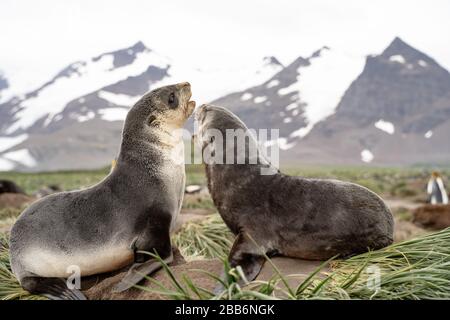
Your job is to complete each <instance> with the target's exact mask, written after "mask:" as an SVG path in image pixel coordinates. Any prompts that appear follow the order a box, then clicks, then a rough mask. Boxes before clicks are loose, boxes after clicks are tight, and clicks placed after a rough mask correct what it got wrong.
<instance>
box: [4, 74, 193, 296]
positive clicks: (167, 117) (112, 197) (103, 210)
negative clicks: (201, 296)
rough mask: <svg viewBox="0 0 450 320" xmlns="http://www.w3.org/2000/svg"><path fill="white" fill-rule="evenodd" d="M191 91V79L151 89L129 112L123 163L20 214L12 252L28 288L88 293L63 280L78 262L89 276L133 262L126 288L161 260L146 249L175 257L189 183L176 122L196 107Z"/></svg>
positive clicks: (167, 257)
mask: <svg viewBox="0 0 450 320" xmlns="http://www.w3.org/2000/svg"><path fill="white" fill-rule="evenodd" d="M190 98H191V87H190V85H189V83H187V82H186V83H180V84H177V85H171V86H166V87H161V88H158V89H156V90H153V91H151V92H149V93H147V94H146V95H144V96H143V97H142V98H141V99H140V100H139V101H138V102H137V103H136V104H135V105H134V106H133V107H132V108H131V109H130V111H129V112H128V115H127V118H126V120H125V124H124V128H123V134H122V143H121V148H120V153H119V156H118V159H117V164H116V166H115V168H114V169H113V170H112V171H111V173H110V174H109V175H108V176H107V177H106V178H105V179H104V180H103V181H101V182H100V183H98V184H96V185H94V186H92V187H90V188H88V189H85V190H79V191H71V192H62V193H57V194H53V195H50V196H47V197H45V198H43V199H41V200H39V201H37V202H35V203H34V204H33V205H31V206H30V207H29V208H28V209H26V210H25V211H24V212H23V213H22V214H21V215H20V217H19V219H18V220H17V222H16V223H15V224H14V226H13V228H12V230H11V240H10V242H11V247H10V255H11V267H12V270H13V272H14V274H15V275H16V277H17V278H18V279H19V281H20V284H21V285H22V287H23V288H25V289H26V290H28V291H30V292H32V293H41V294H47V295H48V296H50V297H52V298H74V299H76V298H80V299H81V298H83V296H82V295H81V293H80V292H79V291H77V290H68V288H67V286H66V283H64V281H62V280H61V279H63V278H66V277H68V276H69V275H70V273H69V271H68V270H71V266H76V267H78V268H79V270H80V273H81V276H87V275H92V274H97V273H103V272H108V271H113V270H117V269H119V268H122V267H124V266H127V265H129V264H131V263H133V262H134V265H133V266H132V267H131V268H130V271H129V272H128V274H127V275H126V276H125V278H124V279H123V280H122V282H121V283H120V284H119V285H118V287H117V288H116V289H117V290H118V291H122V290H125V289H127V288H129V287H130V286H132V285H133V284H136V283H137V282H139V281H140V280H141V279H142V278H143V275H146V274H149V273H151V272H152V271H154V270H155V269H157V268H158V267H159V266H160V265H159V264H158V263H157V262H155V260H153V259H150V260H147V258H148V255H145V254H143V253H140V252H139V251H148V252H153V251H154V250H156V251H157V252H158V254H159V255H160V256H161V257H162V258H163V259H165V261H167V262H169V261H171V259H172V250H171V244H170V237H169V229H170V227H171V225H173V224H174V222H175V218H176V216H177V215H178V213H179V211H180V209H181V204H182V200H183V194H184V185H185V171H184V162H183V161H182V160H184V157H182V159H174V157H173V150H174V149H175V148H180V146H182V145H183V141H182V137H181V136H179V135H174V130H175V129H178V128H181V127H182V126H183V124H184V123H185V121H186V120H187V118H188V117H189V116H190V115H191V114H192V112H193V109H194V107H195V102H193V101H189V99H190ZM183 156H184V155H183ZM180 160H181V161H180ZM136 271H137V272H136ZM138 272H139V273H140V274H139V273H138Z"/></svg>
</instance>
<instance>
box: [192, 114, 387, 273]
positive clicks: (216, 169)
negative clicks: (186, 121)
mask: <svg viewBox="0 0 450 320" xmlns="http://www.w3.org/2000/svg"><path fill="white" fill-rule="evenodd" d="M195 117H196V119H197V121H198V122H199V132H198V134H197V139H198V140H199V141H200V143H201V146H202V150H203V151H205V150H208V153H211V154H213V155H215V156H216V158H215V160H216V162H214V161H213V162H212V163H208V161H206V160H205V170H206V175H207V179H208V188H209V191H210V193H211V196H212V198H213V201H214V204H215V206H216V207H217V209H218V211H219V213H220V215H221V216H222V218H223V220H224V221H225V223H226V225H227V226H228V227H229V228H230V229H231V231H232V232H233V233H234V234H235V235H236V240H235V242H234V244H233V247H232V249H231V252H230V254H229V261H230V264H231V266H238V265H239V266H241V267H242V269H243V271H244V274H245V275H246V277H247V279H248V280H253V279H254V278H255V277H256V276H257V275H258V273H259V271H260V270H261V267H262V265H263V263H264V261H265V258H264V254H263V253H262V251H261V249H262V250H263V252H264V253H266V254H268V255H269V256H270V255H283V256H288V257H293V258H301V259H309V260H326V259H329V258H331V257H333V256H335V255H339V256H340V257H345V256H350V255H354V254H357V253H361V252H364V251H367V250H369V249H379V248H382V247H385V246H387V245H389V244H391V243H392V242H393V223H394V222H393V217H392V214H391V212H390V210H389V209H388V207H387V206H386V205H385V203H384V202H383V200H382V199H381V198H380V197H379V196H377V195H376V194H375V193H373V192H371V191H370V190H368V189H366V188H364V187H362V186H359V185H357V184H353V183H348V182H342V181H338V180H322V179H306V178H302V177H293V176H288V175H285V174H283V173H280V172H279V171H278V169H276V168H274V167H272V165H271V164H270V162H268V160H266V159H265V158H264V157H262V156H258V158H257V159H256V160H257V161H256V162H254V163H255V164H249V158H248V156H247V155H246V159H245V160H246V161H245V164H220V163H218V162H217V154H222V156H223V159H225V158H226V155H227V154H230V152H232V155H233V154H234V156H233V157H234V163H237V155H238V152H233V151H234V148H235V147H233V145H231V146H232V148H233V150H231V149H230V147H229V146H228V149H227V148H226V145H227V135H226V130H227V129H231V130H242V131H244V132H248V129H247V127H246V126H245V124H244V123H243V122H242V121H241V120H240V119H239V118H238V117H237V116H236V115H234V114H233V113H231V112H230V111H228V110H227V109H225V108H222V107H217V106H211V105H203V106H201V107H200V108H199V109H198V110H197V111H196V115H195ZM211 129H212V130H211ZM218 133H220V135H221V136H222V137H219V138H218V137H217V134H218ZM233 139H234V138H233ZM245 141H246V143H245V149H246V150H249V148H250V147H252V146H255V144H256V146H257V142H256V141H255V140H254V139H253V138H249V139H247V140H245ZM238 147H239V146H238ZM241 152H242V150H241ZM203 155H205V153H204V154H203ZM204 159H205V157H204ZM252 160H255V159H252ZM228 163H229V162H228ZM262 167H272V171H273V173H274V174H272V175H261V168H262ZM266 169H267V168H266Z"/></svg>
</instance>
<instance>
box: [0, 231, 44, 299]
mask: <svg viewBox="0 0 450 320" xmlns="http://www.w3.org/2000/svg"><path fill="white" fill-rule="evenodd" d="M14 299H22V300H45V299H46V298H45V297H42V296H39V295H33V294H30V293H28V292H27V291H25V290H24V289H22V287H21V286H20V284H19V282H18V281H17V279H16V277H15V276H14V274H13V273H12V272H11V266H10V263H9V245H8V237H7V235H5V234H0V300H14Z"/></svg>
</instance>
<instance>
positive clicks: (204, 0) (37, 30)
mask: <svg viewBox="0 0 450 320" xmlns="http://www.w3.org/2000/svg"><path fill="white" fill-rule="evenodd" d="M395 36H400V37H401V38H402V39H403V40H405V41H406V42H408V43H409V44H411V45H412V46H414V47H416V48H418V49H419V50H422V51H424V52H426V53H427V54H429V55H431V56H432V57H433V58H435V59H436V60H437V61H438V62H439V63H440V64H441V65H443V66H444V67H446V68H447V69H450V40H449V39H450V1H448V0H409V1H407V0H397V1H393V0H389V1H388V0H382V1H380V0H377V1H363V0H339V1H336V0H308V1H306V0H301V1H293V0H273V1H269V0H258V1H248V0H247V1H244V0H226V1H212V0H201V1H197V0H189V1H186V0H172V1H168V0H164V1H163V0H159V1H155V0H152V1H150V0H147V1H144V0H124V1H116V0H108V1H103V0H89V1H88V0H64V1H61V0H59V1H58V0H39V1H36V0H1V1H0V44H1V47H0V70H3V71H4V72H5V73H6V75H7V76H10V77H11V78H12V79H13V80H14V79H17V80H16V81H24V80H23V79H28V80H27V81H34V82H39V81H45V80H48V77H49V76H51V75H53V74H54V73H56V72H57V71H59V70H60V69H61V68H62V67H64V66H65V65H67V64H68V63H71V62H73V61H75V60H81V59H85V58H89V57H92V56H95V55H98V54H100V53H102V52H105V51H111V50H116V49H118V48H121V47H127V46H130V45H131V44H133V43H135V42H136V41H138V40H142V41H143V42H144V43H145V44H146V45H147V46H148V47H150V48H152V49H154V50H156V51H158V52H159V53H161V54H163V55H165V56H168V57H170V58H172V59H173V60H176V61H177V62H178V63H180V62H182V63H185V64H191V65H193V66H198V67H202V66H203V65H209V66H211V65H217V64H220V65H221V66H224V65H225V66H227V65H232V64H242V63H247V62H251V61H255V60H256V59H261V58H262V57H263V56H266V55H274V56H276V57H277V58H279V60H281V61H282V62H283V63H289V62H291V61H292V60H293V59H295V58H296V57H298V56H299V55H304V56H307V55H309V54H311V52H312V51H314V50H316V49H318V48H319V47H322V46H323V45H328V46H330V47H339V48H344V49H345V48H347V49H348V50H349V51H352V52H355V53H357V54H364V55H365V54H369V53H379V52H381V51H382V50H383V49H384V48H385V47H386V46H387V45H388V44H389V42H390V41H392V39H393V38H394V37H395Z"/></svg>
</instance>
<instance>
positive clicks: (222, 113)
mask: <svg viewBox="0 0 450 320" xmlns="http://www.w3.org/2000/svg"><path fill="white" fill-rule="evenodd" d="M194 117H195V120H196V122H197V124H198V132H197V134H196V139H197V143H199V145H200V146H201V147H202V148H204V147H205V145H207V144H208V143H211V142H212V141H211V135H215V134H216V133H218V131H220V133H221V134H222V136H223V137H225V136H226V130H238V129H241V130H243V131H247V130H248V129H247V127H246V125H245V124H244V123H243V122H242V121H241V119H239V118H238V117H237V116H236V115H235V114H234V113H232V112H231V111H229V110H227V109H225V108H223V107H219V106H214V105H209V104H203V105H201V106H200V107H199V108H198V109H197V110H196V111H195V115H194Z"/></svg>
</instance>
